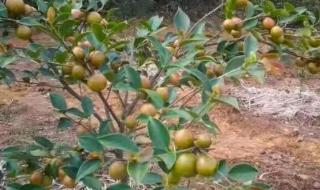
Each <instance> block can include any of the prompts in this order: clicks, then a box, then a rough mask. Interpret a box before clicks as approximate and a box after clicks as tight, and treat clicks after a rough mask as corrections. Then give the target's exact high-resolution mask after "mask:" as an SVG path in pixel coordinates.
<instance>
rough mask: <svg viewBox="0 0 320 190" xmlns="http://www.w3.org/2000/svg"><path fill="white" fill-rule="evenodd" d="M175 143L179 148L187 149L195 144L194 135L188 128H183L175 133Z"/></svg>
mask: <svg viewBox="0 0 320 190" xmlns="http://www.w3.org/2000/svg"><path fill="white" fill-rule="evenodd" d="M174 144H175V146H176V148H177V149H180V150H181V149H187V148H190V147H192V146H193V135H192V133H191V132H190V131H189V130H187V129H181V130H179V131H177V132H176V133H175V135H174Z"/></svg>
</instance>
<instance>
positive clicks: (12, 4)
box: [5, 0, 25, 16]
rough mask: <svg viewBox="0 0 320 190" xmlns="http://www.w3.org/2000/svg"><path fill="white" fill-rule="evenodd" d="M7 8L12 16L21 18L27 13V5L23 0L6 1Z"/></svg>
mask: <svg viewBox="0 0 320 190" xmlns="http://www.w3.org/2000/svg"><path fill="white" fill-rule="evenodd" d="M5 6H6V7H7V10H8V12H9V13H10V14H13V15H14V16H20V15H23V14H24V13H25V3H24V1H23V0H6V3H5Z"/></svg>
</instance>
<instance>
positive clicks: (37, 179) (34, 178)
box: [30, 171, 44, 185]
mask: <svg viewBox="0 0 320 190" xmlns="http://www.w3.org/2000/svg"><path fill="white" fill-rule="evenodd" d="M43 178H44V176H43V173H42V172H40V171H35V172H33V173H32V174H31V176H30V183H31V184H34V185H41V184H42V182H43Z"/></svg>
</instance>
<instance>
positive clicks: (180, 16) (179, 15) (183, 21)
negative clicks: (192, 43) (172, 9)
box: [173, 7, 190, 32]
mask: <svg viewBox="0 0 320 190" xmlns="http://www.w3.org/2000/svg"><path fill="white" fill-rule="evenodd" d="M173 23H174V25H175V27H176V29H177V30H178V31H182V32H187V31H188V29H189V27H190V18H189V17H188V15H187V14H186V13H185V12H183V10H182V9H181V8H180V7H179V8H178V11H177V12H176V14H175V16H174V18H173Z"/></svg>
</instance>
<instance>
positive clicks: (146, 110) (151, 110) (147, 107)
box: [140, 103, 157, 116]
mask: <svg viewBox="0 0 320 190" xmlns="http://www.w3.org/2000/svg"><path fill="white" fill-rule="evenodd" d="M140 114H144V115H149V116H155V115H156V114H157V110H156V108H155V107H154V105H153V104H150V103H146V104H143V105H142V106H141V108H140Z"/></svg>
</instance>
